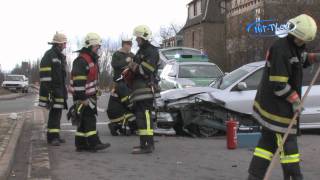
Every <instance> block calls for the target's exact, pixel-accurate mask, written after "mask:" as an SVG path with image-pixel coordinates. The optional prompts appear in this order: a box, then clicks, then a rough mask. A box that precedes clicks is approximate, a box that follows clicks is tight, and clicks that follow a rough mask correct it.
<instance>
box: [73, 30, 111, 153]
mask: <svg viewBox="0 0 320 180" xmlns="http://www.w3.org/2000/svg"><path fill="white" fill-rule="evenodd" d="M101 42H102V40H101V38H100V36H99V35H98V34H96V33H88V34H87V35H86V37H85V45H84V47H83V48H82V49H80V50H79V51H78V52H79V55H78V57H77V58H76V59H75V60H74V61H73V65H72V71H71V81H70V91H71V93H72V94H73V101H74V103H75V104H78V106H77V109H78V110H79V111H81V112H82V113H81V120H80V124H79V125H78V128H77V132H76V134H75V146H76V150H77V151H92V152H95V151H97V150H102V149H106V148H107V147H109V146H110V144H109V143H106V144H103V143H101V141H100V139H99V136H98V134H97V129H96V123H97V119H96V115H97V91H98V89H97V86H98V76H99V68H98V59H99V56H98V51H99V49H100V47H101ZM82 108H83V109H82Z"/></svg>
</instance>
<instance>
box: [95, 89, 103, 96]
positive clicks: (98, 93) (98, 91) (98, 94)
mask: <svg viewBox="0 0 320 180" xmlns="http://www.w3.org/2000/svg"><path fill="white" fill-rule="evenodd" d="M101 94H102V92H101V90H100V89H98V90H97V94H96V96H98V97H99V96H101Z"/></svg>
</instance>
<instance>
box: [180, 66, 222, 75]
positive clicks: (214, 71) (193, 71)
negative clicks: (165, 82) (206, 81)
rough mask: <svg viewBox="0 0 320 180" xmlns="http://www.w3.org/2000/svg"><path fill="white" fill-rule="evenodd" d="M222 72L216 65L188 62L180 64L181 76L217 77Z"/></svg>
mask: <svg viewBox="0 0 320 180" xmlns="http://www.w3.org/2000/svg"><path fill="white" fill-rule="evenodd" d="M221 75H222V72H221V71H220V69H219V68H218V67H217V66H216V65H210V64H205V65H199V64H188V65H180V66H179V74H178V77H179V78H217V77H219V76H221Z"/></svg>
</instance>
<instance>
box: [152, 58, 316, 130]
mask: <svg viewBox="0 0 320 180" xmlns="http://www.w3.org/2000/svg"><path fill="white" fill-rule="evenodd" d="M264 64H265V61H260V62H255V63H250V64H246V65H244V66H242V67H240V68H238V69H236V70H234V71H232V72H231V73H229V74H227V75H225V76H224V77H222V78H220V79H218V80H216V81H215V82H214V83H212V84H211V85H210V87H206V88H187V89H181V90H169V91H165V92H162V93H161V98H159V99H157V104H158V107H160V109H161V108H162V111H165V112H167V113H169V114H171V115H172V117H176V119H175V121H176V123H177V124H178V125H176V128H175V129H177V130H180V131H181V130H189V131H197V133H198V134H199V133H200V134H205V135H206V136H211V135H214V134H215V133H217V132H218V131H221V130H222V131H225V121H226V120H228V119H229V118H230V117H234V118H236V119H237V120H238V121H239V123H240V127H241V126H242V127H254V126H257V125H258V124H257V122H256V120H255V119H254V118H253V117H252V111H253V110H252V107H253V102H254V98H255V95H256V92H257V87H258V85H259V83H260V80H261V78H262V73H263V67H264ZM314 66H317V65H314ZM314 69H316V68H315V67H313V68H312V67H311V68H307V69H304V79H303V88H302V92H303V93H304V92H305V91H306V89H307V87H308V85H309V83H310V81H311V78H312V77H313V75H314V73H315V70H314ZM166 116H168V115H166ZM190 125H191V127H192V128H190V127H188V126H190ZM300 125H301V126H300V127H301V129H319V128H320V82H319V81H317V82H316V84H315V85H314V86H313V87H312V88H311V91H310V92H309V95H308V98H307V99H306V101H305V103H304V111H303V112H302V113H301V118H300ZM179 126H181V127H179ZM194 126H196V128H194ZM194 129H196V130H194ZM193 133H195V132H193ZM178 134H179V133H178Z"/></svg>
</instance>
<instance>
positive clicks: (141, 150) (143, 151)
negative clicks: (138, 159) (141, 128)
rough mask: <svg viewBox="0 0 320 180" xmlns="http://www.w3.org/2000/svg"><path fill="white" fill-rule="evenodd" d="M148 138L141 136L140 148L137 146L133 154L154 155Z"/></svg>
mask: <svg viewBox="0 0 320 180" xmlns="http://www.w3.org/2000/svg"><path fill="white" fill-rule="evenodd" d="M147 142H148V136H140V147H139V146H136V147H134V148H133V150H132V154H148V153H152V149H151V146H148V144H147Z"/></svg>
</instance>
